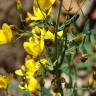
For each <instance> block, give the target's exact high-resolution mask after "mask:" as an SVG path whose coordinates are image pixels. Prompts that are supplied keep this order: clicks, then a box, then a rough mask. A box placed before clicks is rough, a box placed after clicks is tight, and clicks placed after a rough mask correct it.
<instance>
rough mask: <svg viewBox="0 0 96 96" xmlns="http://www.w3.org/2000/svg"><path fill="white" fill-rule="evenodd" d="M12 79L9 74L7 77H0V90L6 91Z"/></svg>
mask: <svg viewBox="0 0 96 96" xmlns="http://www.w3.org/2000/svg"><path fill="white" fill-rule="evenodd" d="M12 77H13V75H12V74H9V75H7V76H3V75H0V88H4V89H6V88H7V86H8V84H9V83H10V80H11V79H12Z"/></svg>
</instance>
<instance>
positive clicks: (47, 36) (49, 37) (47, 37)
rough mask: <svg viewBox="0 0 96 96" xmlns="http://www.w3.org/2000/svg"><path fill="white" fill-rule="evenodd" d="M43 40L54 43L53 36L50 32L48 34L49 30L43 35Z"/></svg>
mask: <svg viewBox="0 0 96 96" xmlns="http://www.w3.org/2000/svg"><path fill="white" fill-rule="evenodd" d="M44 39H49V40H52V41H53V42H54V40H55V36H54V34H53V33H52V32H50V31H49V30H48V31H47V32H46V33H45V36H44Z"/></svg>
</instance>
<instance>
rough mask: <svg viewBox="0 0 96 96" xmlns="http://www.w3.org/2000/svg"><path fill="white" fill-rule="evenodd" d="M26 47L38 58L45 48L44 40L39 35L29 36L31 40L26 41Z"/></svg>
mask: <svg viewBox="0 0 96 96" xmlns="http://www.w3.org/2000/svg"><path fill="white" fill-rule="evenodd" d="M24 49H25V51H26V52H27V53H28V54H30V55H32V57H33V58H37V57H38V56H40V55H41V53H42V52H43V50H44V40H43V39H42V38H37V37H33V38H29V42H24Z"/></svg>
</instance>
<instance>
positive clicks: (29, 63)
mask: <svg viewBox="0 0 96 96" xmlns="http://www.w3.org/2000/svg"><path fill="white" fill-rule="evenodd" d="M39 67H40V66H39V65H38V64H36V62H35V61H34V59H29V60H26V62H25V68H26V78H31V77H32V76H33V75H34V74H35V72H36V71H38V70H39Z"/></svg>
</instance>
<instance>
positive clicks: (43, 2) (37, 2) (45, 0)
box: [34, 0, 55, 11]
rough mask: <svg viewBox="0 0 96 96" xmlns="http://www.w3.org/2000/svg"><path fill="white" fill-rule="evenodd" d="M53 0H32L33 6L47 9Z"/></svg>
mask: <svg viewBox="0 0 96 96" xmlns="http://www.w3.org/2000/svg"><path fill="white" fill-rule="evenodd" d="M54 2H55V0H34V6H35V7H38V8H39V7H40V9H41V10H42V11H47V10H48V9H50V7H51V6H52V5H53V4H54Z"/></svg>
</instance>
